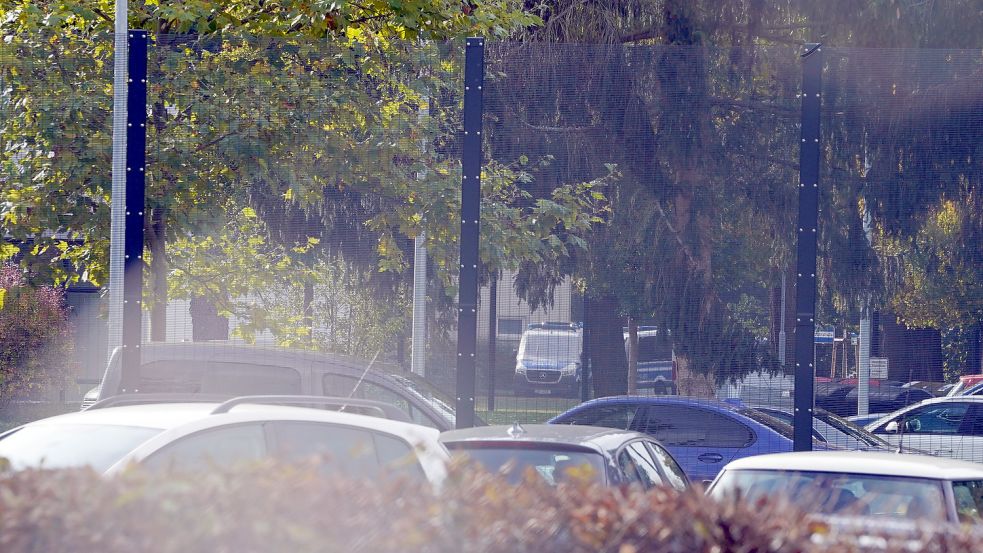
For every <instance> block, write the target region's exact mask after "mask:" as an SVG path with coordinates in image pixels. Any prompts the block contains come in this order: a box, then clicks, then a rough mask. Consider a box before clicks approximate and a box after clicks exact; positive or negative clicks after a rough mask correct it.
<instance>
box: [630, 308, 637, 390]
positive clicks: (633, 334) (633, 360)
mask: <svg viewBox="0 0 983 553" xmlns="http://www.w3.org/2000/svg"><path fill="white" fill-rule="evenodd" d="M637 393H638V320H637V319H635V317H628V395H635V394H637Z"/></svg>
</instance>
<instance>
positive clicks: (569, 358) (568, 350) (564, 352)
mask: <svg viewBox="0 0 983 553" xmlns="http://www.w3.org/2000/svg"><path fill="white" fill-rule="evenodd" d="M519 359H540V360H551V361H557V362H559V363H563V364H568V363H576V362H577V361H580V335H579V334H577V333H574V332H556V333H549V334H546V333H543V334H538V333H537V334H532V333H529V334H526V335H525V336H523V337H522V343H521V344H519Z"/></svg>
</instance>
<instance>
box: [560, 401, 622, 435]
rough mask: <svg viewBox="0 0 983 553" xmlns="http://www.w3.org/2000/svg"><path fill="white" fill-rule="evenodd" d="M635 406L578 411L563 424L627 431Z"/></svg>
mask: <svg viewBox="0 0 983 553" xmlns="http://www.w3.org/2000/svg"><path fill="white" fill-rule="evenodd" d="M637 409H638V408H637V407H636V406H634V405H628V404H624V405H603V406H599V407H593V408H590V409H584V410H582V411H578V412H576V413H574V414H572V415H570V416H568V417H566V418H564V419H563V421H562V422H563V424H585V425H588V426H604V427H607V428H617V429H619V430H627V429H628V428H629V427H630V426H631V421H632V419H633V418H634V416H635V411H637Z"/></svg>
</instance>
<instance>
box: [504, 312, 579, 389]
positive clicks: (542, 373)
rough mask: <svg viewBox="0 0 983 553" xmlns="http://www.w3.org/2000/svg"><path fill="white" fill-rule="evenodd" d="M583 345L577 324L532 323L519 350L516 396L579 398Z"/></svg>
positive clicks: (520, 343)
mask: <svg viewBox="0 0 983 553" xmlns="http://www.w3.org/2000/svg"><path fill="white" fill-rule="evenodd" d="M583 344H584V335H583V331H582V330H581V328H580V326H579V325H577V324H575V323H534V324H530V325H529V327H528V329H527V330H526V331H525V332H523V333H522V339H521V340H520V341H519V349H518V350H517V352H516V357H515V380H514V390H515V395H517V396H534V395H546V396H564V397H579V396H580V380H581V377H582V372H581V367H580V354H581V351H582V350H583Z"/></svg>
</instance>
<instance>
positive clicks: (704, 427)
mask: <svg viewBox="0 0 983 553" xmlns="http://www.w3.org/2000/svg"><path fill="white" fill-rule="evenodd" d="M549 422H550V423H551V424H586V425H591V426H606V427H609V428H619V429H624V430H634V431H636V432H644V433H645V434H648V435H650V436H652V437H654V438H655V439H656V440H658V441H660V442H662V443H663V444H665V446H666V447H667V448H668V449H669V452H670V453H671V454H672V456H673V457H674V458H675V459H676V461H678V462H679V464H680V465H681V466H682V468H683V471H684V472H685V473H686V475H687V476H688V477H689V478H690V480H692V481H694V482H701V481H711V480H713V479H714V478H715V477H716V476H717V473H718V472H720V469H722V468H723V467H724V465H726V464H727V463H729V462H731V461H733V460H735V459H740V458H743V457H750V456H752V455H763V454H765V453H782V452H786V451H792V427H791V426H789V425H788V424H785V423H784V422H781V421H779V420H777V419H774V418H772V417H769V416H768V415H765V414H763V413H761V412H759V411H756V410H754V409H751V408H748V407H744V406H741V405H734V404H731V403H725V402H722V401H717V400H713V399H703V398H687V397H678V396H650V397H646V396H616V397H605V398H599V399H595V400H591V401H588V402H586V403H582V404H580V405H578V406H576V407H574V408H572V409H570V410H569V411H567V412H565V413H562V414H560V415H558V416H556V417H554V418H553V419H551V420H550V421H549ZM813 449H830V447H829V446H828V445H825V444H822V443H821V442H818V441H816V440H813Z"/></svg>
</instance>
